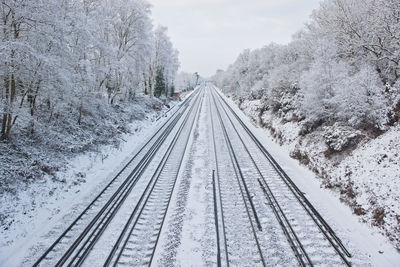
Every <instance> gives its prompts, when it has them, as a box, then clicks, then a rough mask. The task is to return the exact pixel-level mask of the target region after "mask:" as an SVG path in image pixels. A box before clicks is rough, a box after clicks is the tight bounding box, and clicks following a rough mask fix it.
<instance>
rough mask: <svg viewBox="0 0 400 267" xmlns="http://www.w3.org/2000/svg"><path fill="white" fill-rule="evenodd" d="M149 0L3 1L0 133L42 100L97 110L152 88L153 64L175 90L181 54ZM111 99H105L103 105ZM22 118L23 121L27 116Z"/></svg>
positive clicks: (50, 106)
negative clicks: (96, 104)
mask: <svg viewBox="0 0 400 267" xmlns="http://www.w3.org/2000/svg"><path fill="white" fill-rule="evenodd" d="M150 7H151V6H150V4H149V3H148V2H147V1H145V0H112V1H111V0H98V1H94V0H89V1H80V0H72V1H66V0H48V1H30V0H29V1H28V0H18V1H12V0H4V1H2V2H1V3H0V17H1V21H2V24H1V25H0V27H1V29H0V36H1V40H2V42H1V43H0V56H1V59H2V60H1V62H0V77H1V83H0V86H1V90H0V100H1V101H0V111H1V113H2V114H1V115H2V116H1V121H0V124H1V125H2V129H1V138H2V139H8V138H9V137H10V136H11V129H12V128H13V127H14V126H15V125H17V124H18V123H19V120H20V119H22V118H21V117H24V116H27V115H28V114H27V111H28V113H30V116H31V117H27V118H29V119H31V120H32V122H34V120H35V119H37V118H35V117H34V115H35V111H36V109H37V107H38V105H40V104H41V103H46V105H47V106H48V109H49V113H50V114H49V117H50V119H49V122H50V121H51V120H52V119H53V118H54V117H53V115H54V111H57V110H58V111H60V112H62V111H63V110H64V111H65V108H66V107H68V106H72V107H73V109H76V110H77V111H78V113H79V115H78V117H77V118H76V121H77V123H78V124H80V123H81V121H82V117H83V112H82V111H83V109H85V108H87V109H93V107H92V106H91V104H92V102H93V101H92V98H93V97H100V98H104V99H105V100H106V102H108V103H109V104H115V103H116V100H119V101H131V100H133V99H134V98H135V96H136V94H137V93H141V92H144V93H145V94H148V93H149V92H150V93H151V92H152V88H153V86H154V73H155V68H156V67H155V66H157V67H162V68H163V70H164V72H165V75H164V77H166V79H167V84H168V85H169V86H170V87H172V86H173V82H174V79H175V75H176V71H177V69H178V67H179V60H178V52H177V51H176V50H175V49H174V48H173V45H172V42H171V41H170V39H169V37H168V36H167V34H166V28H163V27H159V28H157V29H156V30H153V25H152V19H151V17H150V13H151V12H150ZM105 104H106V103H105ZM24 119H25V118H24Z"/></svg>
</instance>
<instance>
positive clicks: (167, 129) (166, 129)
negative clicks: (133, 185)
mask: <svg viewBox="0 0 400 267" xmlns="http://www.w3.org/2000/svg"><path fill="white" fill-rule="evenodd" d="M194 96H195V94H192V95H191V96H189V97H188V98H186V99H185V100H184V101H183V102H182V104H180V107H179V108H178V109H177V110H176V111H175V112H174V113H173V114H172V115H171V116H170V118H169V119H168V120H166V121H165V122H164V123H163V124H162V125H161V126H160V127H159V128H158V130H157V131H156V132H155V133H154V134H153V135H152V136H151V137H150V138H149V139H148V140H147V141H146V142H145V143H144V144H143V145H142V146H141V148H140V149H139V151H137V152H136V153H135V155H134V156H133V157H132V158H131V159H130V160H129V161H128V163H127V164H125V166H124V167H123V168H122V169H121V170H120V171H119V172H118V173H117V175H116V176H115V177H114V178H113V179H112V180H111V181H110V182H109V183H108V184H107V185H106V186H105V187H104V189H103V190H102V191H101V192H100V193H99V194H98V195H97V196H96V197H95V198H94V200H93V201H92V202H91V203H90V204H89V205H88V206H87V207H86V208H85V209H84V210H83V211H82V212H81V213H80V214H79V216H78V217H77V218H76V219H75V220H74V221H73V222H72V223H71V224H70V225H69V226H68V227H67V229H66V230H64V232H63V233H62V234H61V235H60V236H59V237H58V238H57V239H56V240H55V241H54V242H53V243H52V245H51V246H50V247H49V248H48V249H47V250H46V251H45V252H44V253H43V254H42V255H41V256H40V258H39V259H37V260H36V262H35V263H34V264H33V266H39V265H40V263H41V262H42V261H43V260H44V259H45V258H46V257H47V256H48V255H49V254H50V253H51V252H52V251H53V250H54V248H55V247H56V246H57V245H58V244H60V242H61V240H62V239H64V238H65V237H66V236H67V234H68V233H69V232H70V231H71V230H72V228H73V227H74V226H75V225H77V223H78V222H79V221H80V220H81V219H82V218H83V216H84V215H85V214H87V213H88V211H89V210H90V209H91V208H92V207H94V206H95V204H96V203H97V202H98V201H99V199H100V198H101V197H102V196H103V195H104V194H105V193H106V192H107V190H109V189H110V187H111V186H112V185H113V183H115V182H116V180H117V179H118V178H119V177H120V175H121V174H122V173H123V172H124V171H125V170H126V169H127V168H128V166H129V165H131V163H132V162H133V161H134V160H135V159H136V158H137V157H138V156H139V155H140V153H141V152H143V151H144V150H145V148H146V147H148V146H149V144H150V143H151V142H152V141H153V140H154V139H155V138H156V137H157V135H159V133H160V130H162V129H163V128H164V130H163V132H161V134H160V136H159V137H157V139H156V141H155V142H154V143H157V142H158V141H160V140H162V138H163V137H164V136H165V137H166V135H167V134H168V133H169V132H170V131H171V130H172V128H171V127H170V126H171V125H174V124H176V123H177V120H176V119H177V118H178V117H180V116H181V115H182V114H183V112H184V110H186V108H187V104H188V103H189V102H190V101H191V100H192V99H193V97H194ZM181 109H183V111H182V112H181V113H178V112H179V111H181ZM153 145H154V144H153ZM149 150H151V148H150V149H149ZM129 179H130V176H128V177H127V178H126V179H125V181H124V182H123V184H125V183H126V182H127V181H128V180H129ZM117 190H118V189H117Z"/></svg>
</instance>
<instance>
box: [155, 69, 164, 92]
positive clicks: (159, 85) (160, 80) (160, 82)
mask: <svg viewBox="0 0 400 267" xmlns="http://www.w3.org/2000/svg"><path fill="white" fill-rule="evenodd" d="M165 91H166V84H165V79H164V72H163V70H162V68H158V69H157V73H156V84H155V87H154V96H155V97H160V96H161V95H162V94H163V93H164V92H165Z"/></svg>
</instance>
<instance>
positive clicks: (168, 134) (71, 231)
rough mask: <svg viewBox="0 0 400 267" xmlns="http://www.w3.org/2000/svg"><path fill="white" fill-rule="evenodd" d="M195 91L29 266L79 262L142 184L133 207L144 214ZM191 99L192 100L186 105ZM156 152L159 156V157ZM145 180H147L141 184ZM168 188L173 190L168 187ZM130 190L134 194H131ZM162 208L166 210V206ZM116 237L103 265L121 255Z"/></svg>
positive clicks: (190, 115) (187, 116)
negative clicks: (115, 241)
mask: <svg viewBox="0 0 400 267" xmlns="http://www.w3.org/2000/svg"><path fill="white" fill-rule="evenodd" d="M199 91H201V90H198V91H197V92H196V93H194V94H192V96H190V97H189V98H187V99H186V100H185V101H184V102H183V103H182V104H181V106H180V108H179V109H177V110H175V111H174V113H173V114H172V115H171V116H170V118H169V119H168V120H167V121H166V122H165V123H164V124H162V126H161V127H159V129H158V131H157V132H156V133H155V134H154V135H153V136H151V137H150V138H149V139H148V141H147V142H146V143H145V144H144V145H143V146H142V147H141V148H140V149H139V150H138V152H137V153H136V154H135V156H133V157H132V159H130V160H129V162H128V163H127V164H126V165H125V166H124V168H123V169H122V170H121V171H120V172H119V173H118V174H117V175H116V176H115V177H114V178H113V179H112V180H111V181H110V183H109V184H108V185H107V186H106V187H105V188H104V189H103V190H102V191H101V192H100V193H99V194H98V195H97V196H96V197H95V199H94V200H93V201H92V202H91V203H90V204H89V205H88V206H87V207H86V208H85V209H84V210H83V211H82V213H81V214H80V215H79V216H78V217H77V218H76V219H75V220H74V221H73V222H72V223H71V224H70V225H69V226H68V227H67V228H66V229H65V230H64V231H63V232H62V234H61V235H60V236H59V237H58V238H57V239H56V240H55V241H54V242H53V244H52V245H51V246H50V247H49V248H48V249H47V250H46V251H45V252H44V253H43V254H42V255H41V256H40V257H39V258H38V259H37V260H36V262H35V263H34V265H33V266H80V265H83V264H84V262H85V260H86V259H87V257H88V256H89V254H90V253H91V251H92V250H93V248H94V246H95V245H96V243H97V242H98V241H99V239H101V237H102V235H103V234H104V232H105V231H107V227H108V226H109V225H110V224H112V223H113V218H114V217H115V216H116V214H117V213H118V212H119V211H120V209H121V207H122V206H124V205H127V204H126V203H129V202H131V200H132V198H133V197H135V196H136V195H139V194H138V192H141V191H143V188H145V190H144V191H143V192H142V195H141V197H140V198H139V202H138V203H137V205H136V207H135V209H134V211H135V212H136V211H140V212H139V213H138V214H140V216H139V217H140V218H142V217H143V216H144V215H145V214H146V212H145V211H144V207H147V206H146V204H147V203H149V206H150V205H151V203H152V199H154V195H152V194H153V193H154V192H158V191H159V190H158V188H159V187H160V186H159V184H162V185H165V184H166V183H167V182H166V181H164V180H166V179H165V178H164V179H163V178H160V177H161V176H162V174H163V171H164V169H166V168H168V167H169V166H173V164H171V163H168V160H167V159H168V158H169V157H170V155H171V154H172V153H173V154H174V155H175V156H178V154H177V153H178V152H176V150H177V149H176V147H177V146H176V143H177V140H178V139H179V138H181V137H182V134H183V135H185V134H186V135H188V134H189V133H190V131H191V130H190V131H189V132H188V127H187V124H188V121H190V118H192V119H193V116H194V115H193V114H194V113H196V112H197V110H195V112H193V110H194V107H199V102H200V100H201V99H202V97H201V95H202V93H201V92H199ZM192 102H193V104H192V105H189V104H190V103H192ZM190 129H191V128H190ZM174 149H175V150H174ZM185 149H186V147H184V150H183V152H182V151H180V152H181V153H184V151H185ZM178 150H179V149H178ZM160 155H163V156H162V157H161V156H160ZM182 157H183V156H182ZM160 158H161V159H160ZM158 161H159V164H158V166H157V167H156V168H155V167H154V166H152V165H154V162H158ZM154 169H155V170H154ZM149 171H150V172H153V171H154V175H153V176H152V177H151V178H150V179H148V177H147V176H149V175H148V172H149ZM168 171H171V169H168ZM168 171H167V172H168ZM164 173H165V171H164ZM164 176H165V175H164ZM148 181H149V182H148ZM146 182H148V183H147V186H146V187H145V186H144V185H145V184H146ZM149 188H151V190H150V191H149V190H148V189H149ZM169 189H170V190H173V188H170V187H169ZM132 192H135V193H136V194H132ZM149 192H150V193H149ZM170 192H172V191H170ZM132 195H134V196H132ZM127 199H128V201H127ZM136 199H137V198H136ZM143 199H146V201H145V202H142V200H143ZM142 203H144V204H145V205H143V204H142ZM140 205H142V206H140ZM163 211H166V209H164V210H163ZM135 214H136V213H135ZM132 216H133V215H132ZM128 223H132V220H129V221H128ZM128 223H127V224H128ZM138 225H140V223H139V224H138ZM161 226H162V224H161ZM160 229H161V227H160ZM126 232H127V231H126V229H125V228H124V229H123V232H122V233H121V235H123V234H126ZM119 241H120V238H119V239H118V240H117V243H116V244H115V245H114V246H113V248H112V249H111V253H110V256H109V257H108V258H107V260H106V264H105V265H109V264H111V263H113V264H114V265H116V263H118V260H114V255H118V257H117V259H119V258H120V257H121V256H122V255H123V254H122V253H117V254H116V253H115V252H117V251H118V249H119V245H120V243H121V242H119ZM116 248H117V249H116ZM102 250H103V249H102ZM122 251H124V250H122ZM120 254H121V255H120Z"/></svg>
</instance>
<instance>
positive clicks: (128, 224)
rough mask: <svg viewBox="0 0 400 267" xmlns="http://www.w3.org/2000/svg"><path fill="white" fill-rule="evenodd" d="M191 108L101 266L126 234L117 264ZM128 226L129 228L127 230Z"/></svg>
mask: <svg viewBox="0 0 400 267" xmlns="http://www.w3.org/2000/svg"><path fill="white" fill-rule="evenodd" d="M192 110H193V106H192V108H191V110H190V111H189V112H188V113H187V116H186V117H185V120H184V121H183V122H182V124H181V125H180V128H179V130H178V131H177V133H176V134H175V136H174V138H173V141H172V142H171V143H170V145H169V147H168V149H167V151H166V153H165V154H164V156H163V158H162V160H161V161H160V163H159V165H158V166H157V169H156V171H155V172H154V174H153V176H152V178H151V179H150V181H149V183H148V184H147V186H146V188H145V190H144V192H143V193H142V195H141V197H140V200H139V201H138V203H137V204H136V206H135V208H134V210H133V211H132V213H131V215H130V218H129V220H128V221H127V222H126V224H125V226H124V229H123V231H122V232H121V234H120V235H119V237H118V239H117V241H116V242H115V244H114V245H113V248H112V250H111V252H110V253H109V256H108V257H107V259H106V262H105V263H104V265H103V266H110V265H111V263H112V260H113V257H114V255H115V253H116V252H117V251H118V248H119V246H120V244H121V242H122V241H123V239H124V237H125V236H126V238H125V240H124V242H123V243H122V247H121V248H120V250H119V253H118V255H117V257H116V259H115V261H114V264H113V266H116V265H117V264H118V261H119V259H120V257H121V256H122V253H123V251H124V250H125V247H126V245H127V243H128V241H129V237H130V236H131V235H132V232H133V230H134V229H135V226H136V224H137V223H138V221H139V218H140V216H141V214H142V212H143V210H144V207H145V206H146V203H147V202H148V200H149V198H150V196H151V193H152V192H153V189H154V188H155V186H156V183H157V181H158V179H159V178H160V174H161V171H162V169H163V168H164V167H165V164H166V163H167V161H168V158H169V156H170V155H171V153H172V150H173V148H174V146H175V144H176V142H177V140H178V138H179V135H180V134H181V132H182V130H183V128H184V126H185V124H186V122H187V120H188V118H189V115H190V112H191V111H192ZM145 197H146V199H145ZM143 200H144V204H142V202H143ZM140 207H141V209H140V211H139V213H138V215H137V216H136V217H135V215H136V214H137V212H138V209H139V208H140ZM134 218H136V219H135V221H134V223H133V224H132V221H133V219H134ZM129 228H130V230H129V232H128V229H129ZM127 232H128V234H126V233H127Z"/></svg>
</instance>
